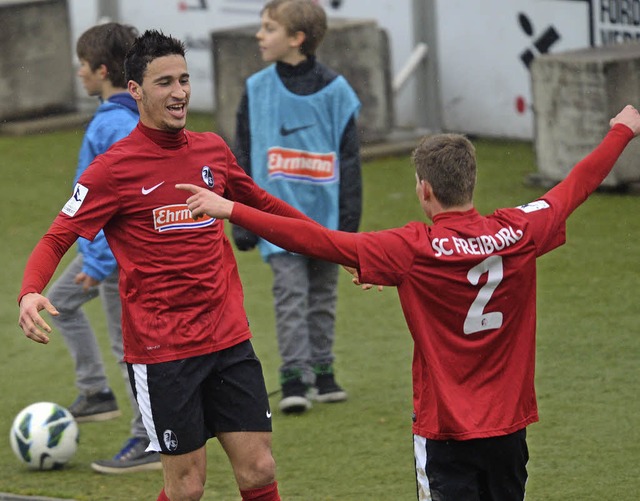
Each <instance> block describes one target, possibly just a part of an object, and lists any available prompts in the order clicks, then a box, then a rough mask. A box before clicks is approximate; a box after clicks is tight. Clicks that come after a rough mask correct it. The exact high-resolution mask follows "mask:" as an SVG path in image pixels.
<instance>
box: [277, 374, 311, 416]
mask: <svg viewBox="0 0 640 501" xmlns="http://www.w3.org/2000/svg"><path fill="white" fill-rule="evenodd" d="M301 376H302V372H301V371H300V369H290V370H287V371H283V372H282V373H281V374H280V383H281V386H282V400H280V403H279V404H278V407H279V408H280V410H281V411H282V412H284V413H285V414H301V413H303V412H306V411H308V410H309V409H311V400H309V399H308V398H307V393H308V391H309V387H308V386H307V385H306V384H304V382H303V381H302V377H301Z"/></svg>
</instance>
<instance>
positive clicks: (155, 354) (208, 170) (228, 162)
mask: <svg viewBox="0 0 640 501" xmlns="http://www.w3.org/2000/svg"><path fill="white" fill-rule="evenodd" d="M176 183H191V184H195V185H198V186H203V187H207V188H209V189H212V190H213V191H215V192H216V193H218V194H220V195H224V196H226V197H228V198H231V199H234V200H242V201H244V203H247V204H249V205H252V206H256V207H261V208H262V209H263V210H270V211H275V212H278V210H280V211H281V213H287V212H288V213H289V215H295V214H293V213H292V212H291V211H289V210H288V209H287V208H283V207H282V205H281V202H279V201H278V200H276V199H274V198H273V197H271V196H270V195H268V194H266V192H264V191H263V190H261V189H260V188H258V187H257V185H255V183H254V182H253V180H252V179H251V178H250V177H248V176H247V175H246V174H245V173H244V171H243V170H242V169H241V168H240V167H239V166H238V165H237V164H236V162H235V158H234V156H233V155H232V153H231V151H230V149H229V148H228V146H227V145H226V144H225V143H224V142H223V141H222V139H221V138H220V137H218V136H217V135H215V134H212V133H193V132H189V131H182V132H181V133H180V134H177V135H176V134H170V133H162V132H160V131H153V130H151V129H148V128H146V127H144V126H142V125H138V127H137V128H136V129H135V130H134V131H133V132H132V133H131V135H130V136H129V137H127V138H125V139H123V140H122V141H120V142H119V143H117V144H116V145H115V146H114V147H113V148H111V149H110V150H109V151H108V152H107V153H105V154H104V155H102V156H99V157H97V159H96V160H95V161H94V162H93V163H92V164H91V166H90V167H89V168H88V169H87V170H86V172H85V173H84V174H83V175H82V176H81V177H80V179H79V181H78V185H76V188H75V190H74V196H73V197H72V198H71V199H70V200H69V202H67V204H66V205H65V207H64V208H63V210H62V212H61V213H60V214H59V215H58V217H57V218H56V220H55V221H54V225H61V226H63V227H64V228H66V229H68V230H70V231H72V232H74V233H77V234H79V235H81V236H83V237H85V238H92V237H93V236H94V235H95V234H96V233H97V232H98V231H99V230H100V228H102V227H103V226H104V231H105V235H106V237H107V240H108V242H109V246H110V247H111V249H112V251H113V253H114V255H115V256H116V259H117V261H118V264H119V267H120V293H121V297H122V300H123V301H122V307H123V311H122V327H123V329H122V330H123V339H124V352H125V360H126V361H128V362H131V363H146V364H148V363H156V362H163V361H168V360H175V359H181V358H186V357H192V356H197V355H201V354H204V353H210V352H213V351H218V350H221V349H224V348H227V347H229V346H232V345H235V344H237V343H239V342H241V341H243V340H246V339H248V338H249V337H250V336H251V334H250V331H249V327H248V322H247V317H246V314H245V311H244V307H243V293H242V287H241V283H240V278H239V275H238V270H237V266H236V262H235V258H234V256H233V251H232V248H231V245H230V243H229V241H228V239H227V238H226V236H225V234H224V228H223V221H221V220H215V219H211V218H209V217H204V218H201V219H198V220H197V221H196V220H193V219H192V218H191V213H190V211H189V210H188V209H187V206H186V203H185V201H186V199H187V198H188V196H189V193H187V192H185V191H181V190H177V189H176V188H175V184H176Z"/></svg>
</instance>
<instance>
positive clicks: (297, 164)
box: [267, 147, 337, 183]
mask: <svg viewBox="0 0 640 501" xmlns="http://www.w3.org/2000/svg"><path fill="white" fill-rule="evenodd" d="M267 158H268V165H267V170H268V173H269V177H270V178H278V177H283V178H287V179H295V180H297V181H308V182H312V183H329V182H332V181H335V180H336V179H337V172H336V155H335V153H334V152H330V153H312V152H309V151H301V150H292V149H288V148H280V147H273V148H269V151H268V152H267Z"/></svg>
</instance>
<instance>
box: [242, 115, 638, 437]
mask: <svg viewBox="0 0 640 501" xmlns="http://www.w3.org/2000/svg"><path fill="white" fill-rule="evenodd" d="M632 137H633V134H632V132H631V131H630V129H628V128H627V127H625V126H623V125H617V126H615V127H614V128H613V129H612V130H611V132H609V134H608V135H607V137H606V138H605V140H604V141H603V142H602V143H601V145H600V146H599V147H598V148H596V150H594V152H593V153H591V154H590V155H589V156H588V157H586V158H585V159H584V160H583V161H581V162H580V163H579V164H578V165H577V166H576V167H575V168H574V169H573V170H572V172H571V173H570V174H569V175H568V176H567V178H566V179H565V180H564V181H563V182H562V183H560V184H559V185H557V186H556V187H554V188H553V189H552V190H550V191H549V192H548V193H547V194H546V195H544V196H543V197H542V198H541V199H539V200H537V201H535V202H533V203H530V204H527V205H523V206H521V207H517V208H510V209H500V210H497V211H496V212H494V213H493V214H491V215H489V216H482V215H480V214H479V213H478V212H477V211H476V210H475V209H471V210H469V211H466V212H445V213H441V214H439V215H437V216H435V217H434V221H433V224H432V225H427V224H425V223H419V222H413V223H410V224H407V225H406V226H404V227H402V228H397V229H392V230H385V231H379V232H372V233H361V234H349V233H343V232H330V231H328V230H325V229H320V228H317V227H313V226H308V225H306V224H304V223H301V222H298V221H293V220H284V219H282V218H273V216H269V215H267V214H260V213H258V212H257V211H255V210H252V209H250V208H248V207H244V206H242V205H240V204H235V205H234V209H233V214H232V217H231V220H232V221H233V222H234V223H237V224H240V225H242V226H244V227H246V228H247V229H249V230H250V231H254V232H256V233H259V234H260V235H261V236H263V237H265V238H269V239H270V240H272V241H273V242H274V243H275V244H276V245H282V246H283V247H286V248H287V249H288V250H290V251H292V252H300V253H306V254H308V255H311V256H314V257H317V258H323V259H328V260H332V261H335V262H338V263H340V264H344V265H348V266H356V267H357V268H358V271H359V277H360V280H361V281H362V282H363V283H372V284H381V285H391V286H396V287H397V289H398V294H399V297H400V302H401V305H402V309H403V313H404V316H405V318H406V321H407V325H408V327H409V330H410V332H411V335H412V336H413V339H414V342H415V348H414V356H413V367H412V375H413V403H414V412H415V415H416V419H415V423H414V426H413V431H414V433H416V434H418V435H421V436H424V437H427V438H431V439H436V440H445V439H455V440H467V439H473V438H486V437H492V436H500V435H505V434H508V433H512V432H514V431H517V430H519V429H522V428H524V427H525V426H527V425H528V424H530V423H532V422H534V421H537V420H538V411H537V404H536V396H535V390H534V368H535V329H536V258H537V257H538V256H540V255H542V254H544V253H546V252H549V251H550V250H552V249H554V248H556V247H558V246H559V245H562V244H563V243H564V241H565V221H566V219H567V217H568V216H569V215H570V214H571V212H572V211H573V210H574V209H575V208H576V207H577V206H578V205H579V204H580V203H582V202H583V201H584V200H585V199H586V198H587V197H588V195H589V194H590V193H591V192H593V190H595V189H596V188H597V186H598V185H599V184H600V183H601V182H602V180H603V179H604V177H605V176H606V175H607V173H608V172H609V171H610V170H611V168H612V167H613V165H614V163H615V160H616V159H617V158H618V156H619V155H620V153H621V152H622V150H623V149H624V147H625V146H626V144H627V142H628V141H629V140H630V139H631V138H632Z"/></svg>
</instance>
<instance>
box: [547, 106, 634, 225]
mask: <svg viewBox="0 0 640 501" xmlns="http://www.w3.org/2000/svg"><path fill="white" fill-rule="evenodd" d="M609 125H610V127H611V130H609V132H608V133H607V135H606V136H605V138H604V139H603V140H602V142H601V143H600V144H599V145H598V146H597V147H596V148H595V149H594V150H593V151H592V152H591V153H590V154H589V155H587V156H586V157H585V158H584V159H583V160H581V161H580V162H578V163H577V164H576V166H575V167H574V168H573V169H572V170H571V172H569V174H568V175H567V177H566V178H565V179H564V180H562V181H561V182H560V183H559V184H557V185H556V186H555V187H553V188H552V189H551V190H549V192H548V193H547V194H546V195H544V196H543V197H542V198H544V199H547V200H553V201H555V202H557V203H560V204H561V205H564V211H565V217H568V216H569V215H570V214H571V213H572V212H573V211H574V210H575V209H576V208H577V207H578V206H579V205H580V204H581V203H583V202H584V201H585V200H586V199H587V198H588V197H589V195H591V193H593V192H594V191H595V190H596V189H597V188H598V186H600V184H601V183H602V181H603V180H604V178H605V177H607V175H608V174H609V172H611V169H612V168H613V166H614V165H615V162H616V161H617V160H618V157H619V156H620V155H621V154H622V152H623V151H624V149H625V147H626V146H627V144H628V143H629V141H631V140H632V139H633V138H634V137H636V136H637V135H638V134H640V114H639V113H638V111H637V110H636V109H635V108H634V107H633V106H631V105H627V106H625V107H624V108H623V109H622V111H620V113H618V114H617V115H616V116H615V117H614V118H612V119H611V120H610V121H609Z"/></svg>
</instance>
